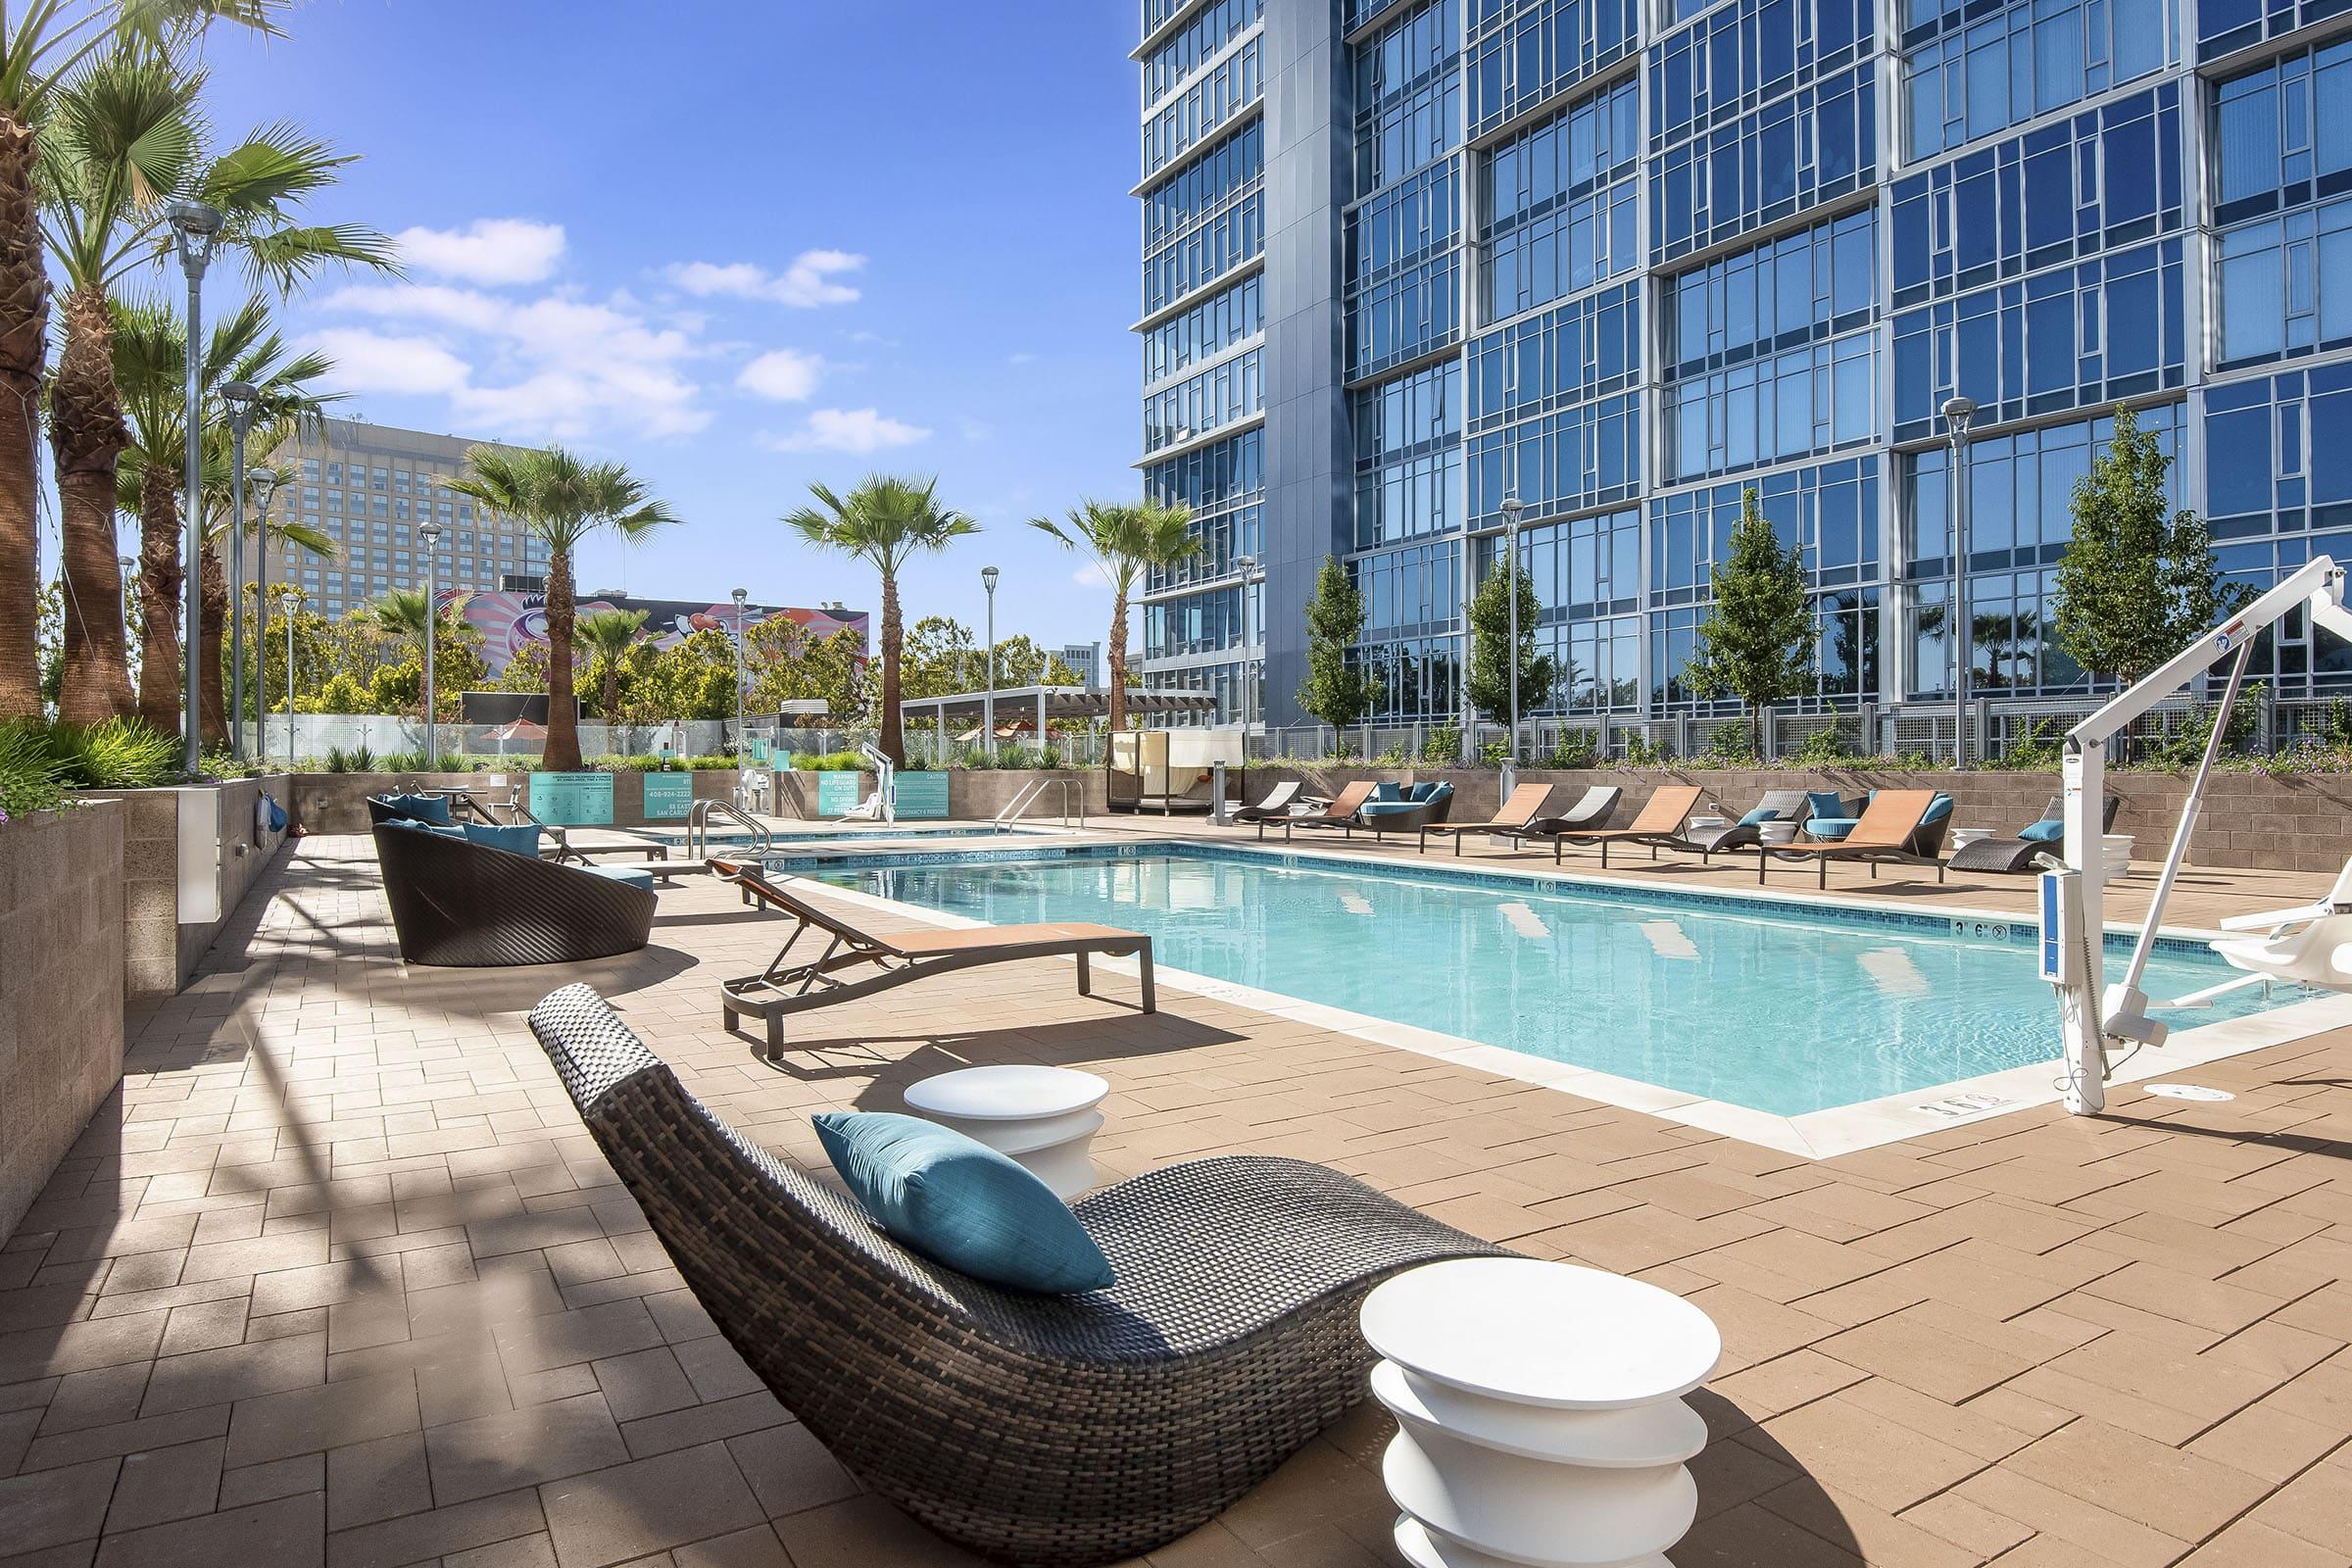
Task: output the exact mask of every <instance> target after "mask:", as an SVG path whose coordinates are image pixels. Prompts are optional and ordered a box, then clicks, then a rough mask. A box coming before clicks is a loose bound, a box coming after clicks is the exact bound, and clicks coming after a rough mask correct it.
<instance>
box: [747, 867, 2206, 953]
mask: <svg viewBox="0 0 2352 1568" xmlns="http://www.w3.org/2000/svg"><path fill="white" fill-rule="evenodd" d="M1046 857H1052V858H1085V859H1100V860H1133V859H1146V858H1151V859H1157V858H1176V859H1194V860H1226V861H1235V862H1249V863H1257V864H1265V863H1269V862H1271V863H1273V864H1276V865H1280V866H1284V867H1287V868H1292V869H1308V870H1318V871H1323V870H1344V871H1353V872H1359V873H1369V874H1371V875H1375V876H1394V877H1397V878H1399V879H1400V880H1404V881H1418V882H1422V883H1424V884H1430V885H1437V886H1449V887H1467V888H1474V889H1478V890H1481V891H1487V892H1500V893H1536V894H1544V895H1549V896H1560V895H1563V894H1564V895H1567V896H1571V897H1578V898H1592V899H1595V900H1600V901H1605V902H1610V903H1619V904H1633V905H1640V906H1644V907H1663V908H1681V909H1694V910H1700V911H1703V912H1707V913H1715V914H1721V913H1740V914H1757V913H1763V914H1772V915H1783V916H1788V917H1789V918H1792V919H1798V920H1807V921H1814V922H1819V923H1825V924H1834V925H1843V926H1849V927H1859V928H1868V927H1873V926H1877V927H1889V926H1891V927H1895V928H1897V929H1901V930H1908V931H1917V932H1920V933H1923V934H1934V935H1936V936H1950V937H1960V938H1963V939H1965V940H1968V941H1972V942H2000V943H2007V944H2010V945H2011V946H2015V947H2027V948H2030V947H2034V946H2036V945H2038V943H2039V942H2040V939H2041V923H2040V922H2039V921H2038V920H2037V919H2035V918H2034V916H2032V915H2030V914H2020V915H2002V914H1999V913H1997V912H1994V911H1988V910H1979V911H1971V912H1967V913H1960V914H1953V913H1945V914H1927V913H1923V912H1920V911H1917V910H1912V909H1872V908H1865V907H1857V906H1855V905H1853V904H1850V903H1844V902H1837V903H1832V902H1828V901H1823V900H1813V899H1789V898H1775V897H1773V896H1772V895H1771V894H1770V893H1768V892H1767V893H1756V894H1748V893H1733V892H1718V891H1709V892H1699V891H1696V890H1693V889H1686V888H1660V887H1653V886H1651V885H1650V884H1647V883H1635V882H1620V881H1616V880H1614V879H1605V880H1604V879H1601V878H1594V877H1585V876H1580V875H1578V874H1577V873H1575V872H1572V871H1571V872H1561V873H1557V874H1553V875H1543V874H1536V873H1530V872H1525V871H1507V870H1503V869H1500V868H1497V867H1489V866H1453V865H1436V864H1417V863H1411V862H1397V861H1390V860H1377V861H1368V860H1360V859H1356V858H1351V857H1348V856H1346V855H1332V854H1328V853H1318V852H1316V851H1312V850H1288V849H1284V850H1276V849H1258V848H1257V847H1255V846H1254V845H1242V844H1203V843H1200V842H1198V841H1196V840H1192V839H1146V840H1142V841H1139V842H1136V843H1132V844H1100V843H1098V844H1051V843H1038V842H1035V841H1032V842H1030V843H1027V844H1023V845H1019V846H1012V845H1006V846H1004V847H1001V848H999V847H991V848H988V849H970V850H901V851H881V852H877V853H872V854H849V855H842V854H836V855H823V856H817V855H791V854H770V855H767V856H765V857H763V858H762V860H763V863H764V864H765V865H766V866H767V867H768V868H769V869H770V870H775V871H798V872H818V871H874V870H888V869H891V868H893V867H896V866H913V865H956V864H969V865H985V864H1002V863H1019V862H1024V861H1031V860H1036V859H1039V858H1046ZM2105 935H2106V943H2107V951H2108V952H2110V953H2121V954H2129V953H2131V948H2132V945H2133V943H2134V942H2136V941H2137V940H2138V938H2137V933H2136V932H2134V931H2130V930H2121V931H2119V930H2114V929H2110V930H2109V931H2107V932H2106V934H2105ZM2155 951H2156V952H2158V953H2174V954H2182V955H2191V956H2201V957H2209V956H2212V951H2213V950H2212V949H2211V948H2210V947H2209V946H2207V944H2206V942H2205V941H2204V940H2203V939H2202V938H2199V937H2195V936H2187V935H2178V934H2172V935H2168V934H2162V933H2160V934H2159V935H2158V936H2157V938H2156V945H2155Z"/></svg>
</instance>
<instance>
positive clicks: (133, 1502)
mask: <svg viewBox="0 0 2352 1568" xmlns="http://www.w3.org/2000/svg"><path fill="white" fill-rule="evenodd" d="M225 1446H226V1445H225V1444H224V1443H223V1441H222V1440H221V1439H220V1438H206V1439H204V1440H202V1441H201V1442H197V1443H183V1444H180V1445H179V1446H176V1447H171V1448H149V1449H146V1450H144V1451H143V1452H139V1453H132V1454H125V1455H124V1456H123V1469H122V1472H121V1473H120V1474H119V1475H118V1476H117V1477H116V1479H115V1497H114V1504H113V1506H111V1507H109V1508H108V1509H107V1511H106V1530H107V1533H108V1534H109V1535H113V1534H116V1533H118V1532H120V1531H124V1530H137V1529H139V1528H141V1527H142V1526H146V1525H158V1524H163V1523H165V1522H167V1521H169V1520H172V1519H187V1518H192V1517H194V1516H195V1515H197V1514H207V1513H211V1512H212V1511H213V1508H214V1504H215V1503H216V1502H217V1501H218V1500H219V1498H220V1495H221V1450H222V1448H223V1447H225Z"/></svg>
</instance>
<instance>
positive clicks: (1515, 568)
mask: <svg viewBox="0 0 2352 1568" xmlns="http://www.w3.org/2000/svg"><path fill="white" fill-rule="evenodd" d="M1526 510H1527V503H1526V502H1524V501H1522V500H1520V499H1519V498H1518V497H1517V496H1515V495H1508V496H1504V497H1503V498H1502V569H1503V573H1504V575H1505V577H1506V579H1507V581H1506V583H1505V586H1506V587H1507V588H1508V590H1509V593H1510V602H1511V647H1510V652H1509V653H1508V654H1507V655H1506V656H1505V657H1506V658H1507V659H1508V660H1509V661H1510V665H1511V766H1512V767H1513V768H1514V769H1516V768H1517V767H1518V765H1519V514H1521V513H1522V512H1525V511H1526Z"/></svg>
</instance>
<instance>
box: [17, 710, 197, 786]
mask: <svg viewBox="0 0 2352 1568" xmlns="http://www.w3.org/2000/svg"><path fill="white" fill-rule="evenodd" d="M49 755H50V757H51V758H52V759H54V760H56V762H57V764H58V767H59V770H60V772H61V773H62V775H63V778H64V782H65V783H66V784H67V785H68V786H70V787H72V788H74V789H89V790H145V789H153V788H155V787H156V786H157V785H159V784H168V783H170V782H171V781H172V779H173V778H175V777H176V776H177V775H178V772H179V759H180V747H179V737H178V736H176V735H167V734H165V733H164V732H163V731H161V730H159V729H156V728H155V727H154V726H152V725H150V724H147V723H145V722H144V721H142V720H140V719H135V718H108V719H101V720H100V721H99V722H97V723H95V724H52V725H50V726H49Z"/></svg>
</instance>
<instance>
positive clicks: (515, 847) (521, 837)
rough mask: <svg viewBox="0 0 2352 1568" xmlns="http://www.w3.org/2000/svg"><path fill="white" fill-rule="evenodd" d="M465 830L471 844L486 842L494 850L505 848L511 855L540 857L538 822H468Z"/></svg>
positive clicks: (467, 840)
mask: <svg viewBox="0 0 2352 1568" xmlns="http://www.w3.org/2000/svg"><path fill="white" fill-rule="evenodd" d="M465 831H466V842H467V843H469V844H486V845H488V846H489V847H490V848H492V849H494V850H505V851H506V852H508V853H509V854H510V855H527V856H529V857H531V858H533V859H537V858H539V824H538V823H536V822H516V823H515V824H513V825H512V826H505V825H501V824H498V823H493V822H468V823H466V829H465Z"/></svg>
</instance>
